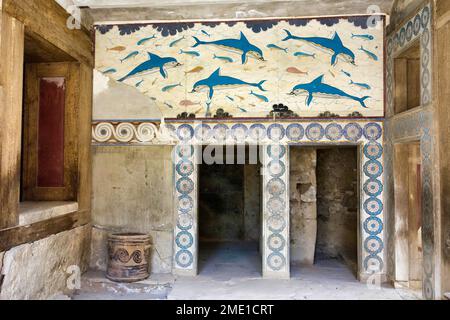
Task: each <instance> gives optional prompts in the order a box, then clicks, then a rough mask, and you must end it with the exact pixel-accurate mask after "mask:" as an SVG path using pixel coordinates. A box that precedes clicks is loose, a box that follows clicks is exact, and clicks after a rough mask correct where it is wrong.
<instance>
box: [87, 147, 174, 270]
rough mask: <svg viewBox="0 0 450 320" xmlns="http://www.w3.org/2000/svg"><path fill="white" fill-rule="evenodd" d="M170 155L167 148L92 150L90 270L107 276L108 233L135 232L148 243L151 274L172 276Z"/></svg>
mask: <svg viewBox="0 0 450 320" xmlns="http://www.w3.org/2000/svg"><path fill="white" fill-rule="evenodd" d="M171 152H172V147H171V146H151V147H121V148H117V147H95V148H94V152H93V202H92V206H93V209H92V219H93V224H94V226H95V227H94V228H93V231H92V233H93V236H92V239H93V241H92V254H91V263H90V265H91V268H94V269H98V270H106V264H107V260H106V258H107V256H106V248H107V242H106V240H107V234H108V233H109V232H113V233H115V232H140V233H147V234H150V236H151V239H152V251H151V256H152V259H151V265H150V270H151V272H156V273H170V272H171V271H172V246H173V221H174V211H173V210H174V209H173V192H172V190H173V186H172V182H173V165H172V160H171Z"/></svg>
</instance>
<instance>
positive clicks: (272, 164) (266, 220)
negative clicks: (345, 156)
mask: <svg viewBox="0 0 450 320" xmlns="http://www.w3.org/2000/svg"><path fill="white" fill-rule="evenodd" d="M262 149H263V150H262V159H263V168H262V171H263V210H262V211H263V234H262V240H263V255H262V259H263V261H262V266H263V277H264V278H274V279H288V278H289V277H290V267H289V263H290V258H289V192H288V190H289V148H288V146H287V145H281V144H271V145H266V146H262Z"/></svg>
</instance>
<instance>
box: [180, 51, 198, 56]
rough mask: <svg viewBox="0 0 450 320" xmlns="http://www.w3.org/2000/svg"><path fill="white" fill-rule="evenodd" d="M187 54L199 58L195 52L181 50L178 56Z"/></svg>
mask: <svg viewBox="0 0 450 320" xmlns="http://www.w3.org/2000/svg"><path fill="white" fill-rule="evenodd" d="M183 53H184V54H188V55H191V56H196V57H200V53H198V52H197V51H184V50H183V49H181V50H180V54H183Z"/></svg>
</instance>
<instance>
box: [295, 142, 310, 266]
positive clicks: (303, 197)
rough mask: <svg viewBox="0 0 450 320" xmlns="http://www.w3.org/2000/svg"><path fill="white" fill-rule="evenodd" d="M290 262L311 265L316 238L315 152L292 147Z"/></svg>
mask: <svg viewBox="0 0 450 320" xmlns="http://www.w3.org/2000/svg"><path fill="white" fill-rule="evenodd" d="M290 157H291V161H290V181H289V184H290V205H291V206H290V210H291V213H290V214H291V262H293V263H300V264H309V265H312V264H314V252H315V247H316V235H317V201H316V191H317V179H316V165H317V153H316V149H315V148H308V147H306V148H300V147H291V154H290Z"/></svg>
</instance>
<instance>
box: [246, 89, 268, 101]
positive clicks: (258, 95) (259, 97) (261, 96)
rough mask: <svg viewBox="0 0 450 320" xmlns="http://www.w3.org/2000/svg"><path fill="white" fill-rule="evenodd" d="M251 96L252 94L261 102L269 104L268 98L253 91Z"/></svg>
mask: <svg viewBox="0 0 450 320" xmlns="http://www.w3.org/2000/svg"><path fill="white" fill-rule="evenodd" d="M250 94H251V95H252V96H255V97H257V98H258V99H260V100H262V101H264V102H269V99H267V97H266V96H263V95H261V94H257V93H254V92H253V90H252V91H250Z"/></svg>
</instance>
